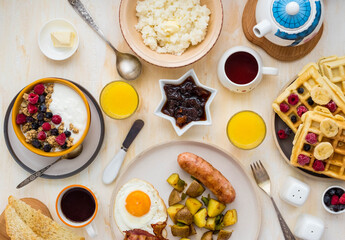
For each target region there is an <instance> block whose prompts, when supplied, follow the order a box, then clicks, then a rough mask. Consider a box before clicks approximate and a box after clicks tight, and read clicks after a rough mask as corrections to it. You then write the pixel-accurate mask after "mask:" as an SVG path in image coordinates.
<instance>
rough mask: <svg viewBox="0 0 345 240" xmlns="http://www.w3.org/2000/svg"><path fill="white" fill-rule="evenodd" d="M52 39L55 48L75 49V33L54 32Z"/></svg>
mask: <svg viewBox="0 0 345 240" xmlns="http://www.w3.org/2000/svg"><path fill="white" fill-rule="evenodd" d="M50 37H51V39H52V41H53V44H54V47H57V48H63V47H69V48H70V47H73V44H74V38H75V33H74V32H52V33H51V34H50Z"/></svg>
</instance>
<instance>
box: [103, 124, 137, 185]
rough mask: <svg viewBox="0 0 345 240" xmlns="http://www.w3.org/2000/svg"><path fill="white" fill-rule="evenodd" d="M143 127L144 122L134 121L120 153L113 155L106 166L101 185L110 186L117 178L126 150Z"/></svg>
mask: <svg viewBox="0 0 345 240" xmlns="http://www.w3.org/2000/svg"><path fill="white" fill-rule="evenodd" d="M143 127H144V121H143V120H141V119H138V120H136V121H135V122H134V123H133V125H132V127H131V129H130V130H129V132H128V134H127V137H126V139H125V141H124V142H123V143H122V147H121V149H120V151H119V152H118V153H117V154H116V155H115V157H114V158H113V160H111V162H110V163H109V164H108V165H107V166H106V168H105V169H104V172H103V183H104V184H110V183H112V182H113V181H114V180H115V178H116V177H117V175H118V173H119V171H120V168H121V166H122V163H123V160H124V159H125V157H126V153H127V150H128V148H129V146H131V144H132V142H133V141H134V139H135V138H136V136H137V135H138V134H139V132H140V131H141V129H142V128H143Z"/></svg>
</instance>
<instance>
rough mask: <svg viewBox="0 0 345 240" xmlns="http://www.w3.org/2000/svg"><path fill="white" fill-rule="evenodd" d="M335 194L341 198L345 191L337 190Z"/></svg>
mask: <svg viewBox="0 0 345 240" xmlns="http://www.w3.org/2000/svg"><path fill="white" fill-rule="evenodd" d="M335 194H337V195H338V197H341V196H342V195H343V194H344V190H343V189H341V188H336V190H335Z"/></svg>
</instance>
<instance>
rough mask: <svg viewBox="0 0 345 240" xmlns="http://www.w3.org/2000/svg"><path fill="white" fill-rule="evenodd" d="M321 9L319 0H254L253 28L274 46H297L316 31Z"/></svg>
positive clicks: (319, 22) (256, 33)
mask: <svg viewBox="0 0 345 240" xmlns="http://www.w3.org/2000/svg"><path fill="white" fill-rule="evenodd" d="M323 11H324V9H323V3H322V0H258V4H257V6H256V22H257V23H258V24H257V25H255V26H254V28H253V31H254V34H255V35H256V36H257V37H259V38H261V37H266V38H267V39H268V40H269V41H271V42H272V43H274V44H277V45H281V46H297V45H301V44H303V43H306V42H307V41H309V40H310V39H312V38H313V37H314V36H315V35H316V34H317V33H318V31H319V30H320V27H321V25H322V21H323V15H324V13H323Z"/></svg>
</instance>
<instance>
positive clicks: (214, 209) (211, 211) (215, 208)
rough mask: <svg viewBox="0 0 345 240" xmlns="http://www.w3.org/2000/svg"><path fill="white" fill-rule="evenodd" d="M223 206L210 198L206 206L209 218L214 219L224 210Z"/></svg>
mask: <svg viewBox="0 0 345 240" xmlns="http://www.w3.org/2000/svg"><path fill="white" fill-rule="evenodd" d="M225 207H226V206H225V204H223V203H221V202H218V201H217V200H215V199H213V198H211V199H210V201H209V202H208V205H207V212H208V216H209V217H215V216H217V215H219V214H221V213H222V212H223V210H224V209H225Z"/></svg>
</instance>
